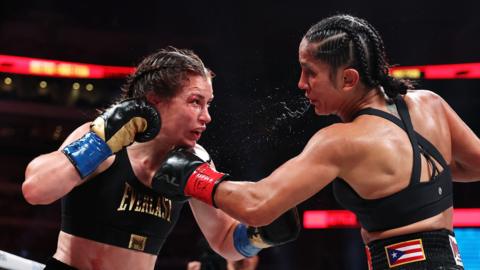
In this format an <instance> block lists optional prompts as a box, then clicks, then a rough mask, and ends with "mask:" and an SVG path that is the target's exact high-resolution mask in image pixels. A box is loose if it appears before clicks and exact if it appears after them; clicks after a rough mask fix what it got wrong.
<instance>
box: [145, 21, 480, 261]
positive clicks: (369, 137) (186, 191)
mask: <svg viewBox="0 0 480 270" xmlns="http://www.w3.org/2000/svg"><path fill="white" fill-rule="evenodd" d="M299 62H300V66H301V75H300V80H299V82H298V87H299V88H300V89H301V90H302V91H304V92H305V96H306V97H307V98H308V99H309V100H310V103H311V104H312V106H314V108H315V112H316V114H318V115H328V114H336V115H337V116H339V117H340V119H341V120H342V123H337V124H333V125H330V126H328V127H325V128H323V129H321V130H319V131H318V132H317V133H316V134H315V135H313V137H312V138H311V139H310V141H309V142H308V143H307V145H306V146H305V148H304V150H303V151H302V152H301V153H300V154H299V155H298V156H296V157H294V158H292V159H290V160H289V161H287V162H286V163H284V164H283V165H281V166H280V167H279V168H277V169H276V170H275V171H274V172H273V173H272V174H270V175H269V176H268V177H266V178H264V179H262V180H260V181H258V182H235V181H227V180H228V179H229V178H230V177H229V176H228V175H224V174H222V173H219V172H215V171H213V169H210V168H209V166H208V165H207V164H205V163H203V162H201V161H199V159H198V158H197V157H196V156H195V155H193V154H191V153H185V152H181V151H173V152H171V153H170V154H169V155H168V156H167V160H166V163H165V164H164V165H162V167H161V169H160V170H159V171H158V172H157V174H156V176H155V177H154V183H153V186H154V188H158V189H161V190H163V193H164V194H165V195H166V196H170V197H172V198H173V197H175V196H176V197H181V196H192V197H195V198H199V199H201V200H203V201H205V202H207V203H209V204H211V205H213V206H215V207H218V208H220V209H222V210H224V211H225V212H226V213H228V214H229V215H231V216H232V217H235V218H237V219H238V220H241V221H243V222H245V223H247V224H251V225H255V226H258V225H262V224H267V223H269V222H271V221H272V220H273V219H275V218H276V217H278V216H279V215H280V214H281V213H283V212H284V211H286V210H287V209H289V208H290V207H292V206H294V205H297V204H299V203H301V202H303V201H304V200H306V199H308V198H310V197H311V196H313V195H314V194H315V193H317V192H318V191H320V190H321V189H323V188H324V187H325V186H326V185H328V184H330V183H332V182H333V191H334V195H335V197H336V199H337V201H338V202H339V203H340V204H341V205H343V206H344V207H345V208H347V209H349V210H351V211H353V212H354V213H355V214H356V216H357V218H358V220H359V222H360V225H361V235H362V237H363V240H364V243H365V245H366V250H367V255H368V256H367V257H368V265H369V269H375V270H377V269H390V268H394V269H438V270H440V269H463V264H462V261H461V258H460V254H459V251H458V247H457V245H456V240H455V236H454V233H453V225H452V216H453V199H452V181H453V180H454V179H455V181H464V182H471V181H477V180H478V179H480V140H479V138H478V137H477V136H476V135H475V134H474V133H473V132H472V130H471V129H470V128H469V127H468V126H467V125H466V124H465V123H464V121H463V120H462V119H461V118H460V117H459V116H458V115H457V114H456V113H455V112H454V110H453V109H452V108H451V107H450V106H449V105H448V104H447V102H446V101H445V100H443V99H442V98H441V97H440V96H438V95H437V94H435V93H433V92H431V91H427V90H413V89H412V85H411V84H410V83H409V82H408V81H404V80H399V79H396V78H392V77H391V76H390V75H389V73H388V70H389V64H388V62H387V59H386V54H385V48H384V45H383V42H382V39H381V37H380V35H379V34H378V32H377V31H376V30H375V29H374V28H373V27H372V26H371V25H370V24H369V23H367V22H366V21H365V20H363V19H360V18H356V17H353V16H350V15H336V16H332V17H329V18H326V19H324V20H321V21H320V22H318V23H317V24H315V25H313V26H312V27H311V28H310V29H309V30H308V31H307V32H306V34H305V35H304V37H303V39H302V41H301V42H300V46H299ZM164 179H175V180H176V181H174V183H173V184H172V181H165V180H164ZM199 187H201V188H199Z"/></svg>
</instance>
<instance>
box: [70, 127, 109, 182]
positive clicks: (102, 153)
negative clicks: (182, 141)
mask: <svg viewBox="0 0 480 270" xmlns="http://www.w3.org/2000/svg"><path fill="white" fill-rule="evenodd" d="M62 152H63V153H64V154H65V155H66V156H67V157H68V159H69V160H70V162H71V163H72V164H73V166H75V169H77V171H78V173H79V174H80V177H81V178H82V179H83V178H85V177H87V176H89V175H90V174H91V173H92V172H94V171H95V169H96V168H97V167H98V166H99V165H100V164H101V163H102V162H103V161H104V160H105V159H107V158H108V157H109V156H110V155H112V150H110V148H109V147H108V145H107V143H105V141H104V140H102V139H101V138H100V137H99V136H98V135H97V134H95V133H94V132H88V133H87V134H85V135H84V136H83V137H82V138H80V139H78V140H76V141H74V142H72V143H71V144H69V145H67V146H65V148H63V149H62Z"/></svg>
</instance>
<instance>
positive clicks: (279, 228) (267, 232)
mask: <svg viewBox="0 0 480 270" xmlns="http://www.w3.org/2000/svg"><path fill="white" fill-rule="evenodd" d="M299 233H300V219H299V217H298V211H297V208H296V207H294V208H292V209H290V210H288V211H287V212H285V213H284V214H282V215H281V216H280V217H278V218H277V219H275V220H274V221H273V222H272V223H270V224H269V225H266V226H262V227H251V226H246V225H245V224H238V225H237V227H236V228H235V231H234V233H233V245H234V246H235V249H236V250H237V251H238V252H239V253H240V254H242V255H243V256H245V257H252V256H254V255H256V254H257V253H258V252H259V251H260V250H261V249H263V248H268V247H272V246H278V245H282V244H285V243H288V242H291V241H293V240H295V239H297V237H298V234H299Z"/></svg>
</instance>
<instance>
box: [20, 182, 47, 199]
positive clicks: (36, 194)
mask: <svg viewBox="0 0 480 270" xmlns="http://www.w3.org/2000/svg"><path fill="white" fill-rule="evenodd" d="M22 193H23V197H24V198H25V200H26V201H27V202H28V203H29V204H32V205H37V204H43V203H42V202H43V200H42V196H41V192H40V190H39V187H38V185H36V184H35V180H33V179H32V178H31V177H30V178H27V179H26V180H25V182H23V184H22Z"/></svg>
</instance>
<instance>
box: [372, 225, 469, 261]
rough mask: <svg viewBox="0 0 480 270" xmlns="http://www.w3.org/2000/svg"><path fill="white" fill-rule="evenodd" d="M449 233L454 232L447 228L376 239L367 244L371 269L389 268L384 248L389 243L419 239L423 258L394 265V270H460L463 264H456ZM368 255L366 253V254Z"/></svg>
mask: <svg viewBox="0 0 480 270" xmlns="http://www.w3.org/2000/svg"><path fill="white" fill-rule="evenodd" d="M449 235H451V236H454V233H453V232H451V231H449V230H436V231H428V232H420V233H413V234H408V235H402V236H399V237H392V238H388V239H381V240H376V241H373V242H371V243H369V244H368V245H367V249H368V250H369V252H370V257H371V265H372V267H373V270H378V269H381V270H383V269H390V266H389V264H388V259H387V256H388V255H387V253H386V248H385V247H387V246H389V245H394V244H397V243H401V242H405V241H409V240H416V239H421V241H422V246H423V251H424V253H425V260H422V261H418V262H412V263H407V264H404V265H399V266H394V267H392V268H391V269H395V270H441V269H444V270H447V269H449V270H462V269H464V268H463V266H461V265H457V263H456V262H455V258H454V253H453V250H452V246H451V243H450V239H449ZM367 257H368V254H367Z"/></svg>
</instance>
